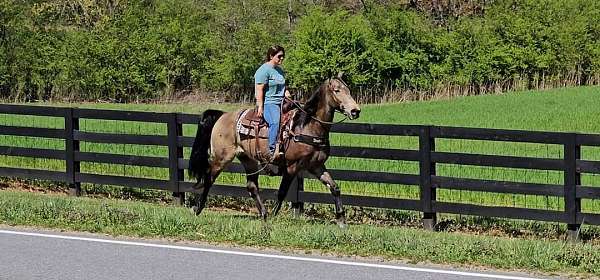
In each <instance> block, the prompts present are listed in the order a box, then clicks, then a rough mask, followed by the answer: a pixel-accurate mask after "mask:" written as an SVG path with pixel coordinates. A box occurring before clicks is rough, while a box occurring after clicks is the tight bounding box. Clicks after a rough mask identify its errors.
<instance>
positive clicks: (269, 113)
mask: <svg viewBox="0 0 600 280" xmlns="http://www.w3.org/2000/svg"><path fill="white" fill-rule="evenodd" d="M263 117H264V118H265V121H267V123H268V124H269V151H271V154H272V155H273V154H274V153H275V146H276V145H277V133H279V119H280V117H281V106H279V104H265V111H264V114H263Z"/></svg>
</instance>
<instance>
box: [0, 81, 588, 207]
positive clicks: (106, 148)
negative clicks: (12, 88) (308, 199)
mask: <svg viewBox="0 0 600 280" xmlns="http://www.w3.org/2000/svg"><path fill="white" fill-rule="evenodd" d="M40 105H59V106H78V107H84V108H102V109H119V110H140V111H154V112H186V113H200V112H201V111H203V110H204V109H207V108H217V109H223V110H227V111H231V110H234V109H236V108H239V107H241V106H246V105H236V104H186V105H182V104H173V105H169V104H40ZM0 117H1V118H0V124H4V125H27V126H39V127H54V128H62V127H63V124H62V119H60V118H45V117H42V118H41V117H30V116H27V117H22V116H20V117H15V116H11V115H0ZM356 122H361V123H390V124H427V125H444V126H464V127H482V128H499V129H523V130H536V131H561V132H569V131H571V132H585V133H600V87H578V88H565V89H556V90H549V91H539V92H519V93H508V94H503V95H487V96H471V97H462V98H456V99H452V100H438V101H426V102H412V103H402V104H383V105H365V106H363V112H362V114H361V119H359V120H358V121H356ZM80 128H81V130H83V131H94V132H113V133H139V134H154V135H165V134H166V124H149V123H143V122H129V121H105V120H90V119H82V120H81V124H80ZM195 130H196V127H195V125H185V126H184V135H186V136H194V135H195ZM331 142H332V144H333V145H339V146H357V147H381V148H399V149H413V150H416V149H418V139H417V137H405V136H370V135H349V134H339V133H333V134H332V135H331ZM0 145H14V146H22V147H48V148H55V149H63V148H64V143H63V141H56V140H45V139H41V138H33V137H9V136H0ZM436 149H437V150H438V151H448V152H466V153H482V154H492V155H512V156H526V157H542V158H562V153H563V151H562V149H563V148H562V146H560V145H548V144H531V143H504V142H494V141H476V140H451V139H438V140H437V141H436ZM81 150H82V151H90V152H104V153H119V154H131V155H144V156H162V157H166V156H167V149H166V147H154V146H142V145H122V144H96V143H81ZM189 152H190V151H189V149H185V157H186V158H187V157H188V156H189ZM582 158H583V159H587V160H600V150H599V148H592V147H584V148H583V150H582ZM327 165H328V167H329V168H330V169H349V170H370V171H383V172H393V173H406V174H418V163H416V162H407V161H388V160H368V159H347V158H336V157H332V158H331V159H330V160H329V161H328V162H327ZM0 166H11V167H30V168H44V169H52V170H64V169H65V166H64V163H63V162H62V161H56V160H32V159H26V158H17V157H0ZM81 168H82V171H83V172H90V173H98V174H113V175H129V176H138V177H144V178H158V179H167V178H168V170H167V169H165V168H162V169H161V168H145V167H134V166H126V165H114V164H95V163H82V167H81ZM437 174H438V175H441V176H455V177H464V178H479V179H490V180H505V181H516V182H530V183H547V184H559V185H560V184H563V174H562V172H556V171H536V170H522V169H514V168H491V167H473V166H460V165H451V164H438V167H437ZM582 177H583V178H582V183H583V185H590V186H600V180H599V179H598V176H595V175H590V174H584V175H583V176H582ZM244 180H245V178H244V176H241V175H236V174H223V175H222V176H221V177H220V178H219V183H225V184H234V185H240V186H242V185H244ZM278 182H279V178H269V177H266V176H262V177H261V186H262V187H267V188H273V187H276V186H278ZM339 183H340V185H341V188H342V192H343V193H345V194H358V195H370V196H384V197H395V198H409V199H418V194H419V191H418V188H417V187H416V186H403V185H392V184H375V183H357V182H343V181H342V182H339ZM306 189H307V190H310V191H319V192H328V190H327V188H325V187H324V186H322V185H321V184H320V183H319V182H316V181H314V180H307V182H306ZM438 200H440V201H449V202H458V201H460V202H465V203H473V204H479V205H501V206H515V207H528V208H539V209H551V210H557V211H561V210H563V209H564V203H563V201H562V199H561V198H557V197H545V196H534V195H513V194H489V193H482V192H470V191H454V190H439V191H438ZM582 208H583V210H584V211H586V212H593V213H600V200H584V201H583V202H582Z"/></svg>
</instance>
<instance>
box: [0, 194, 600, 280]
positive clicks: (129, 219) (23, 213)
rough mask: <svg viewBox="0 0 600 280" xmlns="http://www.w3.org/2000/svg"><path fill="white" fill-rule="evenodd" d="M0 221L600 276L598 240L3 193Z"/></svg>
mask: <svg viewBox="0 0 600 280" xmlns="http://www.w3.org/2000/svg"><path fill="white" fill-rule="evenodd" d="M0 224H4V225H10V226H19V225H25V226H28V227H32V226H33V227H44V228H55V229H62V230H75V231H87V232H96V233H105V234H110V235H116V236H119V235H125V236H135V237H144V238H168V239H175V240H191V241H194V240H199V241H205V242H218V243H229V244H236V245H242V246H252V247H262V248H265V247H266V248H273V249H277V250H283V251H296V252H305V253H309V254H310V253H313V254H319V253H329V254H335V255H341V256H345V255H353V256H366V257H382V258H384V259H386V260H401V261H408V262H410V263H418V262H432V263H439V264H450V265H453V266H457V265H458V266H461V265H462V266H468V267H473V266H485V267H492V268H497V269H506V270H519V271H528V272H531V271H534V272H545V273H547V274H552V275H556V274H557V273H559V274H560V275H562V276H579V277H583V278H586V279H589V278H591V277H600V245H599V244H593V243H578V244H573V243H565V242H562V241H552V240H544V239H534V240H531V239H520V238H499V237H490V236H477V235H472V234H461V233H449V232H427V231H424V230H418V229H411V228H406V227H396V226H371V225H362V224H353V225H350V227H348V228H347V229H346V230H340V229H339V228H338V227H337V226H336V225H335V224H332V223H330V222H328V221H323V220H313V219H306V218H302V219H294V218H291V216H290V214H289V213H287V212H284V213H283V214H282V215H280V216H278V217H277V218H274V219H270V220H269V221H268V222H266V223H265V222H262V221H261V220H258V219H257V218H256V216H255V215H252V214H246V213H240V212H233V211H229V212H228V211H211V210H207V211H205V212H203V213H202V215H201V216H199V217H196V216H194V215H192V214H191V213H190V212H189V211H188V210H187V209H184V208H181V207H169V206H160V205H156V204H153V203H143V202H139V201H123V200H113V199H110V200H107V199H89V198H73V197H67V196H64V195H62V196H60V195H50V194H36V193H25V192H14V191H9V190H0Z"/></svg>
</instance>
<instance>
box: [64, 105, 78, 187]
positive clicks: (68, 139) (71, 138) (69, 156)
mask: <svg viewBox="0 0 600 280" xmlns="http://www.w3.org/2000/svg"><path fill="white" fill-rule="evenodd" d="M75 110H76V109H74V108H66V109H65V164H66V168H65V171H66V175H67V178H66V182H67V185H68V186H69V194H70V195H73V196H80V195H81V183H80V182H77V180H76V178H75V173H77V172H79V171H80V163H79V161H76V160H75V153H76V152H79V141H78V140H75V130H79V118H76V117H75V116H74V111H75Z"/></svg>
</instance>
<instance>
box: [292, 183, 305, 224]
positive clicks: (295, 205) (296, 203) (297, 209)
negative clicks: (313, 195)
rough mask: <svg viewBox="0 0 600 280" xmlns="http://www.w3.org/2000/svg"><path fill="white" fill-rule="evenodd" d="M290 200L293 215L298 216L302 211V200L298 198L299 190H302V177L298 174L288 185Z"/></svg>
mask: <svg viewBox="0 0 600 280" xmlns="http://www.w3.org/2000/svg"><path fill="white" fill-rule="evenodd" d="M290 190H291V192H290V194H291V197H290V202H291V203H292V210H293V211H294V217H296V218H298V217H300V215H302V213H303V212H304V202H302V201H301V200H300V192H301V191H304V178H303V177H302V175H300V174H298V175H296V176H295V177H294V179H293V180H292V183H291V185H290Z"/></svg>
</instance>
